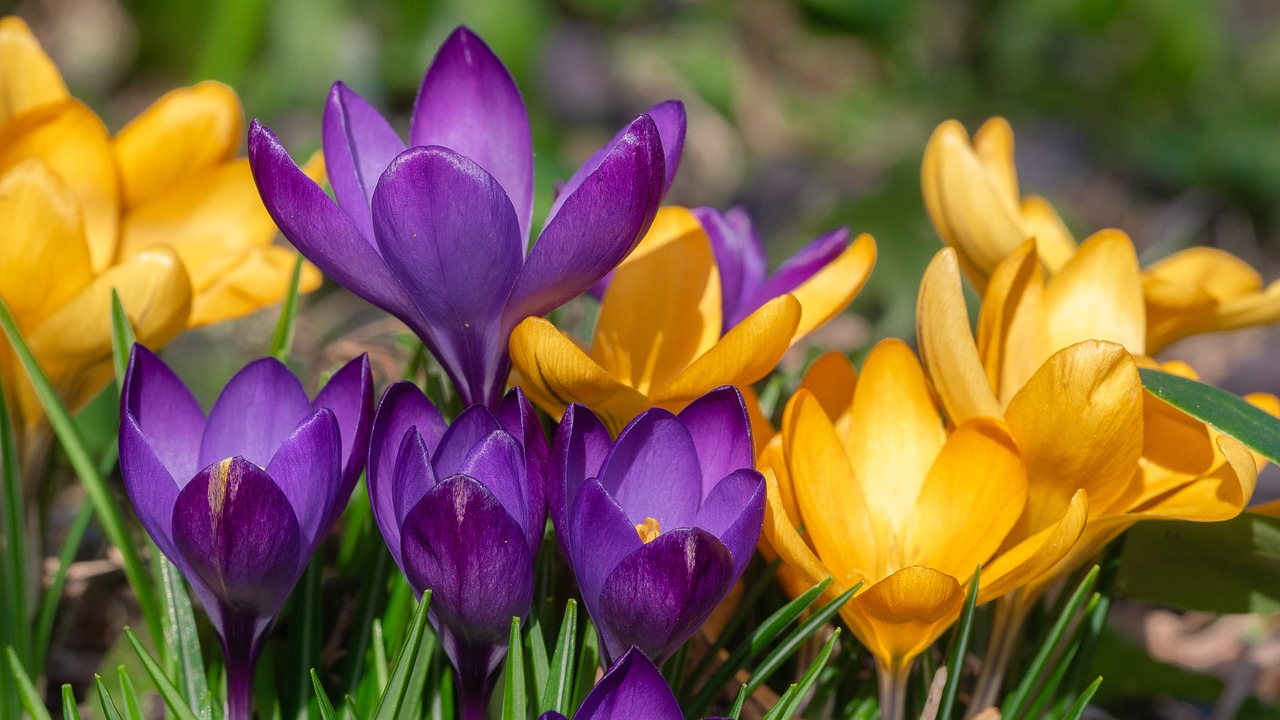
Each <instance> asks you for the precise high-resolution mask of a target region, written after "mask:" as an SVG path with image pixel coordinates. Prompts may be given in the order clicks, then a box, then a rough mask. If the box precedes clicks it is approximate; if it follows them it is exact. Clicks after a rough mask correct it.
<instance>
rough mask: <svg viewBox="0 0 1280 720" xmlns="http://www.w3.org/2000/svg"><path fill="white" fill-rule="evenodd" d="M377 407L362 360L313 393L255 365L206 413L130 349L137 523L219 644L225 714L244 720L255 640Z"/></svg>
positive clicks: (129, 441)
mask: <svg viewBox="0 0 1280 720" xmlns="http://www.w3.org/2000/svg"><path fill="white" fill-rule="evenodd" d="M372 412H373V381H372V378H371V377H370V374H369V360H368V357H367V356H361V357H359V358H357V359H355V360H352V361H351V362H349V363H347V365H346V366H345V367H343V368H342V369H341V370H339V371H338V372H337V373H336V374H335V375H334V376H333V377H332V378H330V380H329V383H328V384H327V385H326V386H325V388H324V389H323V390H321V391H320V394H319V395H317V396H316V399H315V401H314V402H313V401H311V400H309V399H308V398H307V393H306V392H305V391H304V390H303V389H302V384H301V383H299V382H298V379H297V378H296V377H294V375H293V373H291V372H289V370H288V368H286V367H285V366H284V365H283V364H282V363H280V362H279V361H278V360H275V359H272V358H267V359H263V360H258V361H256V362H253V363H250V364H249V365H248V366H246V367H245V368H244V369H243V370H241V371H240V372H238V373H236V375H235V377H233V378H231V381H230V382H228V383H227V386H226V387H225V388H224V389H223V390H222V393H221V394H220V395H219V396H218V400H217V402H215V403H214V405H213V409H212V410H211V411H210V413H209V417H208V419H206V418H205V415H204V412H203V411H202V410H201V409H200V405H199V403H197V402H196V400H195V398H194V397H193V396H192V395H191V392H190V391H189V390H188V389H187V387H186V386H185V385H184V384H183V383H182V381H181V380H180V379H178V376H177V375H175V374H174V373H173V371H172V370H170V369H169V367H168V366H167V365H165V364H164V362H163V361H162V360H160V358H158V357H156V356H155V355H154V354H153V353H152V352H151V351H149V350H147V349H146V348H144V347H142V346H140V345H135V346H134V348H133V354H132V355H131V357H130V358H129V370H128V374H127V375H126V377H125V384H124V393H123V396H122V400H121V409H120V414H121V417H120V471H121V473H122V474H123V475H124V485H125V490H127V491H128V493H129V499H130V500H131V501H133V507H134V509H135V510H136V511H137V514H138V519H139V520H141V521H142V526H143V527H144V528H146V530H147V533H148V534H149V535H151V538H152V539H153V540H155V543H156V546H157V547H159V548H160V551H161V552H163V553H164V554H165V556H166V557H168V558H169V560H171V561H172V562H173V564H174V565H176V566H177V567H178V570H179V571H180V572H181V573H182V574H183V576H185V577H186V578H187V581H188V582H190V583H191V589H192V592H194V593H195V595H196V597H198V598H199V599H200V602H201V603H202V604H203V605H204V607H205V610H207V611H208V613H209V620H210V622H212V623H213V627H214V629H216V630H217V631H218V635H219V637H220V638H221V640H222V650H223V654H224V656H225V659H226V667H227V717H228V718H229V720H248V719H249V718H250V717H251V715H252V689H253V669H254V665H255V663H256V662H257V658H258V653H259V651H260V650H261V644H260V641H261V639H262V636H263V634H264V633H265V632H266V629H267V627H268V626H269V625H270V624H271V621H272V619H273V618H274V617H275V615H276V613H278V612H279V611H280V608H281V606H283V605H284V602H285V600H286V599H287V598H288V596H289V592H290V591H291V590H292V589H293V586H294V585H295V584H296V583H297V581H298V578H299V577H300V576H301V575H302V571H303V570H304V569H305V568H306V566H307V562H308V561H309V560H310V558H311V555H312V553H313V552H315V549H316V547H317V546H318V545H319V544H320V541H321V540H323V539H324V536H325V535H326V534H328V532H329V528H330V527H332V526H333V523H334V522H335V521H336V520H337V519H338V516H339V514H341V512H342V508H343V507H344V506H345V504H346V500H347V498H348V497H349V496H350V495H351V490H352V488H353V487H354V486H355V484H356V480H357V479H358V478H359V476H360V472H361V470H363V468H364V462H365V458H366V453H367V451H368V443H369V432H370V427H369V426H370V420H371V415H372Z"/></svg>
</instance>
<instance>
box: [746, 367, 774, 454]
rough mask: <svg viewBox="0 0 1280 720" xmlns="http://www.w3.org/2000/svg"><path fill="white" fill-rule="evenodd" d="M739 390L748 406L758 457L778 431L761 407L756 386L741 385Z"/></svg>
mask: <svg viewBox="0 0 1280 720" xmlns="http://www.w3.org/2000/svg"><path fill="white" fill-rule="evenodd" d="M738 392H740V393H742V402H743V403H744V404H745V405H746V406H747V420H748V421H749V422H750V423H751V442H752V445H753V446H754V447H753V452H754V455H753V457H756V456H758V455H759V454H760V452H761V450H763V449H764V447H765V446H766V445H768V444H769V441H770V440H772V439H773V436H774V434H775V432H776V431H775V430H774V429H773V423H771V422H769V418H767V417H765V416H764V411H763V410H762V409H761V408H760V396H759V395H756V391H755V388H753V387H751V386H750V385H739V386H738Z"/></svg>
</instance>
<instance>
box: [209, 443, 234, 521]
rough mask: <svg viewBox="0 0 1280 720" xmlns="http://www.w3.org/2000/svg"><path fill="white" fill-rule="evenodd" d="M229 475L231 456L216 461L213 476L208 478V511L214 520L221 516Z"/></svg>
mask: <svg viewBox="0 0 1280 720" xmlns="http://www.w3.org/2000/svg"><path fill="white" fill-rule="evenodd" d="M230 475H231V458H227V459H225V460H220V461H219V462H218V467H216V468H214V471H213V477H211V478H210V479H209V511H210V515H211V516H212V517H213V518H215V521H216V520H217V519H220V518H221V517H222V508H223V506H224V505H226V502H227V480H228V479H229V477H230Z"/></svg>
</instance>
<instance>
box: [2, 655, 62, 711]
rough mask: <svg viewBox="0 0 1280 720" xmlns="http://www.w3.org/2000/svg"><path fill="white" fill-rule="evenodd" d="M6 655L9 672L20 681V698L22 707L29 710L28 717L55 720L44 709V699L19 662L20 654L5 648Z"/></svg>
mask: <svg viewBox="0 0 1280 720" xmlns="http://www.w3.org/2000/svg"><path fill="white" fill-rule="evenodd" d="M5 654H6V655H7V656H8V658H9V672H11V673H13V677H14V679H15V680H17V681H18V696H19V697H21V698H22V707H24V708H26V709H27V715H29V716H31V720H53V718H51V717H50V716H49V711H48V710H46V709H45V707H44V698H42V697H40V693H39V692H37V691H36V686H35V684H33V683H32V682H31V678H30V677H29V676H28V675H27V671H26V670H24V669H23V667H22V663H21V662H20V661H19V660H18V654H17V653H16V652H14V651H13V648H5Z"/></svg>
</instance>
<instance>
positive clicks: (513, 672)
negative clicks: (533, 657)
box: [502, 617, 529, 720]
mask: <svg viewBox="0 0 1280 720" xmlns="http://www.w3.org/2000/svg"><path fill="white" fill-rule="evenodd" d="M528 715H529V692H528V685H527V684H526V681H525V677H524V643H523V642H521V640H520V618H517V617H513V618H511V639H510V642H509V643H508V644H507V681H506V684H505V685H504V686H503V688H502V720H527V718H528Z"/></svg>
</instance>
